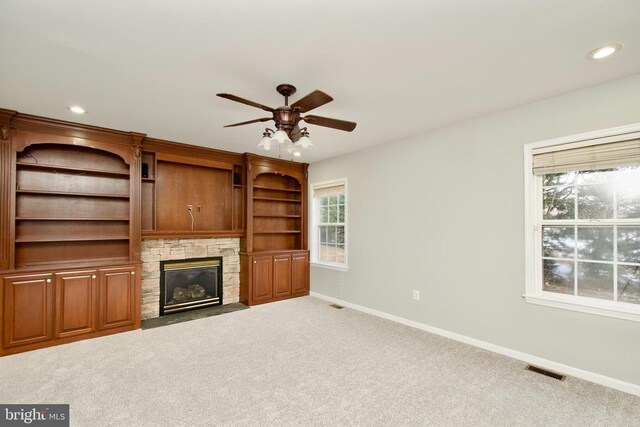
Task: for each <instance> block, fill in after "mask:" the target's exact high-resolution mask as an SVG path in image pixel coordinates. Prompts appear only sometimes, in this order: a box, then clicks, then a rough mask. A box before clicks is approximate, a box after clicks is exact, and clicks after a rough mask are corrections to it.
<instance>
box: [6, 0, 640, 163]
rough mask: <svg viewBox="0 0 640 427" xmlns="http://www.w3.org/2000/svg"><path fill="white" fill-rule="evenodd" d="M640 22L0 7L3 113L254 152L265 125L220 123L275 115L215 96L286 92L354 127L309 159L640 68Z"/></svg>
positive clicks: (337, 9)
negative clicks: (611, 47)
mask: <svg viewBox="0 0 640 427" xmlns="http://www.w3.org/2000/svg"><path fill="white" fill-rule="evenodd" d="M639 23H640V1H637V0H483V1H473V0H466V1H465V0H410V1H409V0H406V1H398V0H396V1H391V0H388V1H382V0H377V1H375V0H349V1H347V0H341V1H340V0H323V1H312V0H253V1H249V0H244V1H242V0H235V1H228V0H227V1H224V0H180V1H179V0H174V1H169V0H162V1H160V0H144V1H143V0H129V1H124V0H120V1H117V0H92V1H87V0H56V1H51V0H41V1H35V0H2V1H1V2H0V107H3V108H10V109H15V110H18V111H20V112H23V113H29V114H37V115H42V116H47V117H54V118H59V119H64V120H72V121H78V122H83V123H89V124H93V125H98V126H105V127H110V128H115V129H120V130H127V131H129V130H131V131H139V132H144V133H147V134H148V135H149V136H152V137H157V138H162V139H168V140H173V141H179V142H184V143H189V144H196V145H203V146H208V147H215V148H219V149H224V150H230V151H235V152H245V151H248V152H256V151H257V150H256V144H257V142H258V140H259V139H260V137H261V134H262V131H263V128H264V126H265V125H264V124H261V123H258V124H252V125H247V126H244V127H239V128H229V129H223V128H222V126H223V125H225V124H229V123H235V122H240V121H245V120H250V119H254V118H258V117H265V112H264V111H261V110H259V109H255V108H252V107H249V106H246V105H242V104H238V103H234V102H231V101H228V100H225V99H222V98H218V97H216V96H215V94H216V93H218V92H227V93H233V94H236V95H238V96H241V97H244V98H248V99H251V100H254V101H257V102H260V103H263V104H267V105H270V106H272V107H276V106H279V105H281V104H282V97H281V96H280V95H279V94H278V93H277V92H276V91H275V87H276V85H278V84H279V83H292V84H294V85H295V86H297V88H298V93H297V94H296V95H294V96H293V97H292V100H293V101H295V100H296V99H298V98H299V97H301V96H303V95H305V94H307V93H309V92H311V91H312V90H314V89H320V90H323V91H325V92H327V93H328V94H330V95H332V96H333V97H334V99H335V100H334V101H333V102H332V103H330V104H327V105H324V106H322V107H320V108H318V109H317V110H314V111H313V113H312V114H315V115H320V116H327V117H334V118H340V119H345V120H350V121H355V122H357V123H358V127H357V128H356V130H355V131H354V132H352V133H347V132H341V131H337V130H333V129H326V128H320V127H318V126H309V130H310V132H311V137H312V138H313V140H314V142H315V143H316V147H315V148H314V149H313V150H311V151H305V154H304V157H303V160H304V161H307V162H313V161H318V160H321V159H325V158H328V157H333V156H337V155H340V154H344V153H347V152H351V151H354V150H359V149H362V148H365V147H368V146H371V145H376V144H380V143H383V142H388V141H393V140H396V139H398V138H402V137H405V136H410V135H414V134H418V133H421V132H424V131H427V130H430V129H434V128H437V127H441V126H443V125H446V124H451V123H453V122H457V121H461V120H464V119H468V118H471V117H475V116H480V115H484V114H487V113H491V112H494V111H498V110H502V109H505V108H509V107H513V106H517V105H521V104H525V103H528V102H532V101H535V100H539V99H543V98H548V97H551V96H555V95H558V94H561V93H564V92H568V91H572V90H576V89H580V88H584V87H588V86H592V85H595V84H598V83H602V82H605V81H609V80H613V79H616V78H620V77H624V76H627V75H631V74H635V73H638V72H640V26H639V25H638V24H639ZM612 41H620V42H622V43H624V44H625V48H624V49H623V50H622V51H621V52H620V53H619V54H617V55H615V56H614V57H611V58H609V59H607V60H604V61H601V62H596V61H587V60H585V55H586V54H587V52H588V51H590V50H591V49H592V48H594V47H596V46H598V45H601V44H604V43H607V42H612ZM71 104H80V105H82V106H84V107H86V108H87V110H88V111H89V114H87V115H85V116H77V115H74V114H72V113H70V112H69V111H67V110H66V109H65V107H66V106H68V105H71ZM267 115H268V114H267ZM272 123H273V122H269V124H272Z"/></svg>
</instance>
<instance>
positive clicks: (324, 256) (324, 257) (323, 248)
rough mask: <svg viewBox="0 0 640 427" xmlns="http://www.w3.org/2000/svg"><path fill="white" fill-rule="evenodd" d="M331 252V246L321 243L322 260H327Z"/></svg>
mask: <svg viewBox="0 0 640 427" xmlns="http://www.w3.org/2000/svg"><path fill="white" fill-rule="evenodd" d="M328 252H329V247H328V246H327V245H320V260H321V261H327V254H328Z"/></svg>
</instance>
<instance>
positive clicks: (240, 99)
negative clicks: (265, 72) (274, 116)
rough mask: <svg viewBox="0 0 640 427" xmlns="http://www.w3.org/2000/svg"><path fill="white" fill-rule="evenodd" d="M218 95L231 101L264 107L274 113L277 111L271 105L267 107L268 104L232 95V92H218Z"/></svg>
mask: <svg viewBox="0 0 640 427" xmlns="http://www.w3.org/2000/svg"><path fill="white" fill-rule="evenodd" d="M216 95H217V96H219V97H220V98H225V99H230V100H231V101H236V102H239V103H241V104H246V105H250V106H252V107H256V108H260V109H262V110H264V111H270V112H272V113H273V112H274V111H275V110H274V109H273V108H271V107H267V106H266V105H262V104H258V103H257V102H253V101H249V100H248V99H244V98H240V97H239V96H236V95H231V94H230V93H217V94H216Z"/></svg>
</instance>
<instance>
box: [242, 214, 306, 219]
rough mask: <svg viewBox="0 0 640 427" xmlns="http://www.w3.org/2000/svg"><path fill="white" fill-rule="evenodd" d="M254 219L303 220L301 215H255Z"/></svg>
mask: <svg viewBox="0 0 640 427" xmlns="http://www.w3.org/2000/svg"><path fill="white" fill-rule="evenodd" d="M253 217H254V218H293V219H295V218H301V217H302V216H301V215H254V216H253Z"/></svg>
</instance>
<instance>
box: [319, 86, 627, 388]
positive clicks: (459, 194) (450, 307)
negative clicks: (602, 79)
mask: <svg viewBox="0 0 640 427" xmlns="http://www.w3.org/2000/svg"><path fill="white" fill-rule="evenodd" d="M421 114H428V111H424V112H421ZM638 122H640V74H639V75H635V76H631V77H628V78H625V79H621V80H617V81H614V82H610V83H607V84H604V85H600V86H596V87H592V88H589V89H585V90H581V91H578V92H572V93H569V94H565V95H561V96H558V97H556V98H551V99H547V100H544V101H541V102H537V103H534V104H528V105H525V106H522V107H518V108H514V109H510V110H506V111H502V112H499V113H496V114H492V115H488V116H484V117H481V118H478V119H474V120H470V121H466V122H463V123H459V124H455V125H452V126H449V127H446V128H442V129H439V130H436V131H432V132H429V133H426V134H422V135H419V136H416V137H411V138H407V139H403V140H400V141H395V142H391V143H387V144H383V145H379V146H376V147H373V148H370V149H367V150H364V151H359V152H356V153H352V154H349V155H345V156H342V157H338V158H334V159H329V160H325V161H322V162H319V163H314V164H312V165H311V167H310V179H309V182H310V183H314V182H318V181H325V180H329V179H334V178H342V177H345V176H346V177H348V180H349V188H348V194H349V271H348V272H338V271H333V270H327V269H323V268H319V267H312V269H311V290H312V291H315V292H318V293H321V294H325V295H328V296H332V297H336V298H340V299H342V300H345V301H348V302H351V303H354V304H359V305H363V306H366V307H369V308H372V309H375V310H380V311H383V312H386V313H389V314H393V315H396V316H401V317H404V318H407V319H410V320H414V321H417V322H422V323H425V324H428V325H431V326H435V327H438V328H442V329H446V330H449V331H451V332H456V333H459V334H463V335H467V336H469V337H472V338H476V339H480V340H483V341H487V342H489V343H492V344H496V345H500V346H503V347H507V348H511V349H513V350H517V351H521V352H525V353H529V354H532V355H535V356H539V357H543V358H546V359H549V360H552V361H555V362H558V363H563V364H566V365H570V366H573V367H576V368H581V369H585V370H588V371H592V372H595V373H599V374H603V375H606V376H610V377H613V378H617V379H620V380H622V381H627V382H631V383H635V384H640V369H639V368H638V361H639V360H640V339H639V337H640V323H637V322H631V321H626V320H618V319H612V318H607V317H600V316H595V315H590V314H584V313H578V312H572V311H565V310H561V309H556V308H550V307H542V306H537V305H531V304H527V303H526V302H525V301H524V299H523V298H522V294H523V293H524V263H525V259H524V258H525V257H524V237H523V234H524V231H523V227H524V199H523V185H524V184H523V145H524V144H526V143H529V142H534V141H540V140H545V139H550V138H555V137H561V136H566V135H572V134H577V133H581V132H587V131H592V130H597V129H603V128H609V127H614V126H620V125H625V124H631V123H638ZM359 125H360V126H366V123H361V124H359ZM357 137H358V132H357V130H356V131H355V133H354V134H353V138H357ZM321 145H322V144H318V145H317V148H316V149H318V150H321V149H322V147H321ZM413 289H418V290H420V293H421V300H420V301H413V299H412V290H413Z"/></svg>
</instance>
